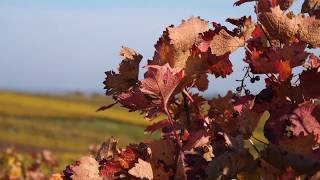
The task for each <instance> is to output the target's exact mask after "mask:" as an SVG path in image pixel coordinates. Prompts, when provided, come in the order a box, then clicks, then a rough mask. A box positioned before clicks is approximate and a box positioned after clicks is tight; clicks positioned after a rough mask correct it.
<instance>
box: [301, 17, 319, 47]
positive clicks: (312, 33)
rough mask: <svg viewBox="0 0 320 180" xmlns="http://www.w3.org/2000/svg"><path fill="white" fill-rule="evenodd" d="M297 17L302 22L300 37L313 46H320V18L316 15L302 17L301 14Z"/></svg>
mask: <svg viewBox="0 0 320 180" xmlns="http://www.w3.org/2000/svg"><path fill="white" fill-rule="evenodd" d="M296 19H299V22H300V24H299V30H298V37H299V38H300V39H301V40H302V41H304V42H306V43H308V44H310V45H312V46H313V47H320V20H319V19H316V18H315V17H304V18H302V17H301V16H298V17H297V18H296Z"/></svg>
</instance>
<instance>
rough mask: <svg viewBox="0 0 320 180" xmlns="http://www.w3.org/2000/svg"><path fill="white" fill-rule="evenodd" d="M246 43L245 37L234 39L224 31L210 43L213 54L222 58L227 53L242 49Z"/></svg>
mask: <svg viewBox="0 0 320 180" xmlns="http://www.w3.org/2000/svg"><path fill="white" fill-rule="evenodd" d="M244 43H245V40H244V38H243V37H240V38H239V37H234V36H232V35H230V34H229V33H228V32H227V31H226V30H224V29H222V30H221V31H220V32H219V34H218V35H215V36H214V37H213V39H212V41H211V43H210V48H211V52H212V54H214V55H216V56H222V55H225V54H226V53H231V52H233V51H235V50H236V49H238V48H239V47H242V46H243V45H244Z"/></svg>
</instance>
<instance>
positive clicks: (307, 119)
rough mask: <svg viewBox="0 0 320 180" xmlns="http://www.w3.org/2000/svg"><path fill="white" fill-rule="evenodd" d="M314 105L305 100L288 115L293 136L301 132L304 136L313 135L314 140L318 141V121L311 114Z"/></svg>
mask: <svg viewBox="0 0 320 180" xmlns="http://www.w3.org/2000/svg"><path fill="white" fill-rule="evenodd" d="M315 107H316V105H315V104H313V103H310V102H306V103H304V104H302V105H300V107H298V108H297V109H295V110H294V111H293V114H292V115H291V116H290V117H289V121H290V122H291V128H290V131H292V132H293V134H294V135H295V136H298V135H300V134H301V133H302V134H303V135H305V136H307V135H308V134H313V135H315V139H314V140H315V141H317V143H320V123H319V122H318V121H317V119H316V118H315V117H314V116H313V115H312V114H311V113H312V111H313V110H314V109H315Z"/></svg>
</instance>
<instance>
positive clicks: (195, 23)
mask: <svg viewBox="0 0 320 180" xmlns="http://www.w3.org/2000/svg"><path fill="white" fill-rule="evenodd" d="M207 30H209V26H208V22H207V21H204V20H203V19H201V18H199V17H191V18H189V19H188V20H186V21H182V23H181V24H180V25H179V26H178V27H174V26H169V27H168V28H167V29H166V31H164V32H163V35H162V36H161V37H160V39H159V40H158V42H157V44H156V45H155V48H156V52H155V55H154V57H153V60H151V61H149V64H152V65H164V64H166V63H169V64H170V66H171V67H172V68H175V69H177V70H182V69H184V68H185V66H186V62H187V60H188V58H189V57H190V56H191V52H190V49H191V48H192V46H193V45H194V44H195V43H196V41H197V37H198V34H199V33H203V32H205V31H207Z"/></svg>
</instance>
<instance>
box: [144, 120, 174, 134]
mask: <svg viewBox="0 0 320 180" xmlns="http://www.w3.org/2000/svg"><path fill="white" fill-rule="evenodd" d="M169 125H170V123H169V121H168V120H167V119H164V120H162V121H159V122H156V123H153V124H152V125H150V126H148V127H146V129H145V130H144V132H146V133H153V132H155V131H156V130H158V129H162V128H164V127H166V126H169Z"/></svg>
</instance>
